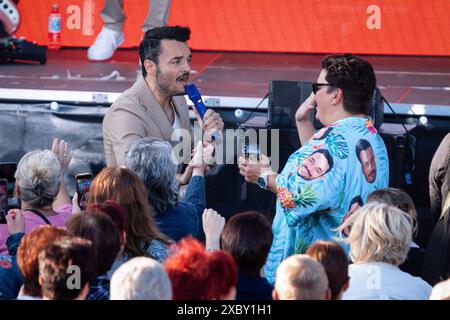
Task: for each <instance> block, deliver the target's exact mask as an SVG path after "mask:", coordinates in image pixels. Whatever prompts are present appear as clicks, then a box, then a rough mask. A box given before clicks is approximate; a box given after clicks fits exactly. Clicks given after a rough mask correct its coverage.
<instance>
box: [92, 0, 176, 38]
mask: <svg viewBox="0 0 450 320" xmlns="http://www.w3.org/2000/svg"><path fill="white" fill-rule="evenodd" d="M149 2H150V4H149V6H148V14H147V17H146V18H145V21H144V24H143V25H142V31H144V32H145V31H147V30H150V29H152V28H155V27H162V26H166V25H167V21H168V20H169V10H170V4H171V2H172V1H171V0H150V1H149ZM100 15H101V17H102V20H103V23H104V24H105V27H106V28H108V29H111V30H115V31H122V30H123V23H124V22H125V19H126V16H125V14H124V13H123V0H105V6H104V7H103V10H102V12H101V13H100Z"/></svg>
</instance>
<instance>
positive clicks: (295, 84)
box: [267, 80, 384, 129]
mask: <svg viewBox="0 0 450 320" xmlns="http://www.w3.org/2000/svg"><path fill="white" fill-rule="evenodd" d="M311 92H312V83H311V82H304V81H282V80H271V81H270V83H269V105H268V110H267V117H268V119H267V124H268V127H270V128H296V126H295V112H296V111H297V109H298V107H299V106H300V105H301V104H302V103H303V102H304V101H305V100H306V99H307V98H308V97H309V95H310V94H311ZM370 116H371V117H372V120H373V121H374V125H375V128H379V127H380V126H381V125H382V123H383V120H384V103H383V97H382V96H381V93H380V90H379V89H378V88H376V89H375V92H374V94H373V96H372V99H371V100H370ZM311 120H312V122H313V123H314V127H315V128H316V129H320V128H322V127H323V124H322V123H320V121H318V120H317V119H316V110H314V112H313V113H311Z"/></svg>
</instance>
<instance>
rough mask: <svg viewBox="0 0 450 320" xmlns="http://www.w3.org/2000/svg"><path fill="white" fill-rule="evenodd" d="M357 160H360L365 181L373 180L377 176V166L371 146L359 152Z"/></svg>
mask: <svg viewBox="0 0 450 320" xmlns="http://www.w3.org/2000/svg"><path fill="white" fill-rule="evenodd" d="M359 161H360V162H361V167H362V171H363V174H364V177H365V178H366V180H367V182H370V183H372V182H374V181H375V178H376V177H377V166H376V161H375V154H374V153H373V150H372V147H369V148H367V149H365V150H361V151H360V152H359Z"/></svg>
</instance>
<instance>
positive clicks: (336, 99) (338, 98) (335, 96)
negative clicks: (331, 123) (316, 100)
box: [331, 88, 344, 105]
mask: <svg viewBox="0 0 450 320" xmlns="http://www.w3.org/2000/svg"><path fill="white" fill-rule="evenodd" d="M331 96H332V100H331V105H337V104H339V103H340V102H343V100H344V91H342V89H340V88H337V89H336V90H334V91H333V93H332V95H331Z"/></svg>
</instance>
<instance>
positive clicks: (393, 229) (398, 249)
mask: <svg viewBox="0 0 450 320" xmlns="http://www.w3.org/2000/svg"><path fill="white" fill-rule="evenodd" d="M349 226H350V227H351V231H350V234H349V236H348V238H347V239H343V241H345V242H347V243H349V244H350V256H351V258H352V261H353V262H354V263H366V262H385V263H389V264H392V265H396V266H398V265H400V264H402V263H403V262H404V261H405V259H406V256H407V255H408V251H409V245H410V243H411V241H412V234H413V219H412V217H411V215H410V214H408V213H406V212H403V211H402V210H400V209H398V208H396V207H393V206H390V205H387V204H385V203H382V202H376V201H374V202H370V203H367V204H366V205H364V206H363V207H361V208H360V209H358V210H356V211H355V212H354V213H353V215H352V216H351V217H350V218H349V219H348V220H346V221H345V222H344V223H343V224H342V225H341V226H340V227H339V228H338V229H337V230H338V232H340V233H341V235H342V231H343V230H344V229H345V228H347V227H349Z"/></svg>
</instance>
